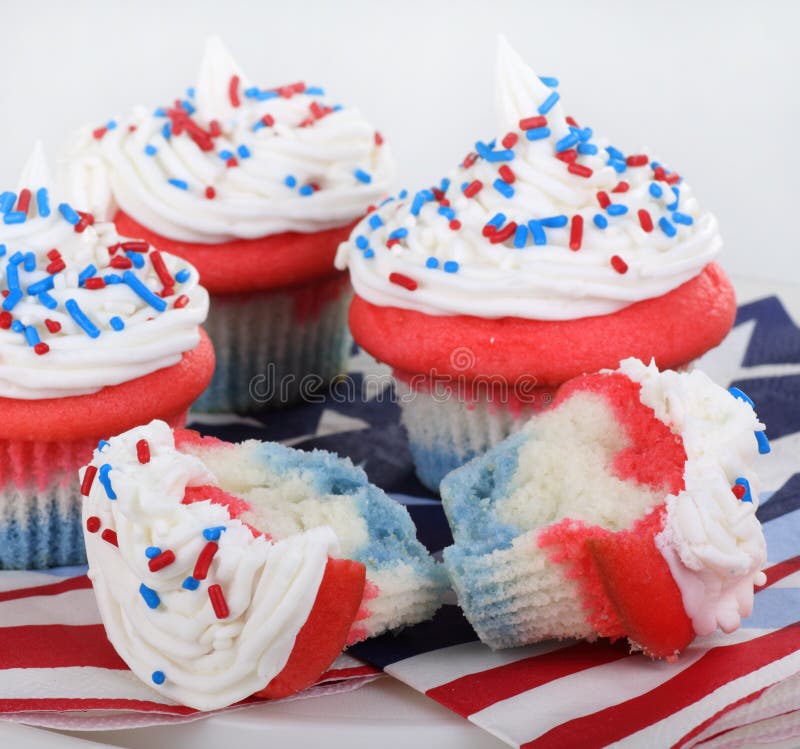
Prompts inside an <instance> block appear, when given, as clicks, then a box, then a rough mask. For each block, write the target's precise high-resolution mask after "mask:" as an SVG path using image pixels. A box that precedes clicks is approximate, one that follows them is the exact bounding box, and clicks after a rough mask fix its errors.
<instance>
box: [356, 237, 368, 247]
mask: <svg viewBox="0 0 800 749" xmlns="http://www.w3.org/2000/svg"><path fill="white" fill-rule="evenodd" d="M356 247H358V249H359V250H366V249H367V247H369V240H368V239H367V238H366V237H365V236H364V235H363V234H359V235H358V236H357V237H356Z"/></svg>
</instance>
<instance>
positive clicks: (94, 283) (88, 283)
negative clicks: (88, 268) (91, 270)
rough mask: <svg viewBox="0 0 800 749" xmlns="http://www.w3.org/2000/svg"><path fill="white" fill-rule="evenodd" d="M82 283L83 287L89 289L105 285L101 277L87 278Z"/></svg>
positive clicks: (101, 287) (92, 289)
mask: <svg viewBox="0 0 800 749" xmlns="http://www.w3.org/2000/svg"><path fill="white" fill-rule="evenodd" d="M83 285H84V287H85V288H87V289H89V290H90V291H95V290H96V289H104V288H105V287H106V282H105V281H104V280H103V279H102V278H98V277H95V278H87V279H86V280H85V281H84V282H83Z"/></svg>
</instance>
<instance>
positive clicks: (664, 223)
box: [658, 216, 678, 237]
mask: <svg viewBox="0 0 800 749" xmlns="http://www.w3.org/2000/svg"><path fill="white" fill-rule="evenodd" d="M658 225H659V226H660V227H661V231H663V232H664V234H666V235H667V236H668V237H674V236H675V235H676V234H677V233H678V230H677V229H676V228H675V227H674V226H673V225H672V224H671V223H670V222H669V219H668V218H667V217H666V216H662V217H661V218H660V219H658Z"/></svg>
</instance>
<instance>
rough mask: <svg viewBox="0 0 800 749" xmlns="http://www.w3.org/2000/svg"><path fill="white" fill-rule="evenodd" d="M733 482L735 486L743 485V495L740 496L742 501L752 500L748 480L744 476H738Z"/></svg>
mask: <svg viewBox="0 0 800 749" xmlns="http://www.w3.org/2000/svg"><path fill="white" fill-rule="evenodd" d="M733 483H734V484H736V485H737V486H743V487H744V496H743V497H742V502H752V501H753V495H752V494H751V492H750V482H749V481H748V480H747V479H746V478H744V477H743V476H740V477H739V478H737V479H736V481H734V482H733Z"/></svg>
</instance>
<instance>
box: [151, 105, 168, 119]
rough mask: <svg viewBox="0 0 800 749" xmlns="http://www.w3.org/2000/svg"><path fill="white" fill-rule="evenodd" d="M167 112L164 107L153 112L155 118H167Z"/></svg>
mask: <svg viewBox="0 0 800 749" xmlns="http://www.w3.org/2000/svg"><path fill="white" fill-rule="evenodd" d="M166 116H167V110H166V109H165V108H164V107H156V108H155V109H154V110H153V117H166Z"/></svg>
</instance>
